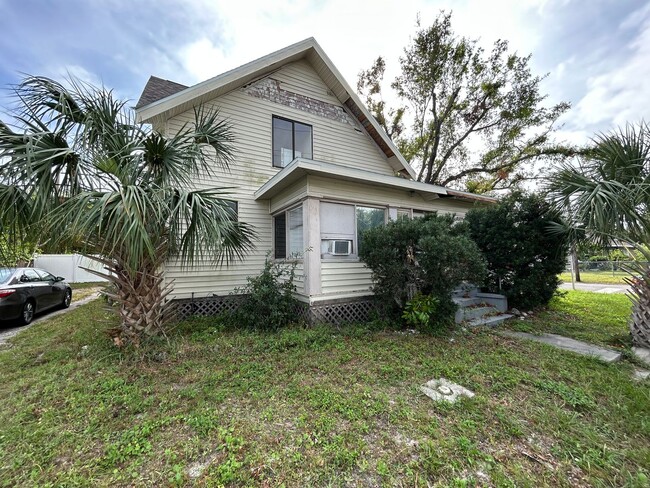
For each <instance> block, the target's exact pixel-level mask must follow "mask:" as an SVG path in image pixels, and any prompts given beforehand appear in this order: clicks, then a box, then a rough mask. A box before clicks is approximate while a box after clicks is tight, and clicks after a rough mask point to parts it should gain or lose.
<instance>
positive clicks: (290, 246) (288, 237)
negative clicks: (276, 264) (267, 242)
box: [273, 205, 304, 259]
mask: <svg viewBox="0 0 650 488" xmlns="http://www.w3.org/2000/svg"><path fill="white" fill-rule="evenodd" d="M273 232H274V238H273V240H274V253H273V255H274V256H275V258H276V259H286V258H297V257H299V256H301V255H302V252H303V251H304V244H303V220H302V205H300V206H299V207H295V208H292V209H291V210H287V211H286V212H282V213H279V214H277V215H275V216H274V217H273Z"/></svg>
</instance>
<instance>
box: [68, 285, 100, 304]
mask: <svg viewBox="0 0 650 488" xmlns="http://www.w3.org/2000/svg"><path fill="white" fill-rule="evenodd" d="M105 286H106V283H105V282H102V281H98V282H93V283H70V287H71V288H72V301H73V302H76V301H79V300H83V299H84V298H86V297H89V296H90V295H93V294H94V293H97V292H98V291H99V290H102V289H103V288H104V287H105Z"/></svg>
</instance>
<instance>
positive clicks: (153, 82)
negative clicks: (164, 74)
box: [135, 76, 187, 108]
mask: <svg viewBox="0 0 650 488" xmlns="http://www.w3.org/2000/svg"><path fill="white" fill-rule="evenodd" d="M186 88H187V86H185V85H181V84H180V83H176V82H175V81H170V80H163V79H162V78H158V77H157V76H150V77H149V81H147V84H146V85H145V87H144V90H142V95H140V100H138V103H136V105H135V108H140V107H144V106H145V105H149V104H151V103H153V102H157V101H158V100H162V99H163V98H167V97H169V96H171V95H173V94H175V93H178V92H180V91H183V90H185V89H186Z"/></svg>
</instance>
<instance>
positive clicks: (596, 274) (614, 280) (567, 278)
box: [560, 271, 630, 285]
mask: <svg viewBox="0 0 650 488" xmlns="http://www.w3.org/2000/svg"><path fill="white" fill-rule="evenodd" d="M627 276H630V275H629V274H628V273H624V272H623V271H614V272H612V271H581V272H580V279H581V280H582V283H603V284H606V285H625V284H626V283H625V282H624V281H623V278H625V277H627ZM560 279H561V280H562V281H564V282H565V283H571V273H570V272H567V273H562V274H560Z"/></svg>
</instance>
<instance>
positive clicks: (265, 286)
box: [224, 257, 300, 330]
mask: <svg viewBox="0 0 650 488" xmlns="http://www.w3.org/2000/svg"><path fill="white" fill-rule="evenodd" d="M295 268H296V266H295V264H285V263H276V262H273V261H272V260H270V259H269V258H268V257H267V259H266V261H265V263H264V269H263V270H262V272H261V273H260V274H259V275H258V276H255V277H248V283H247V285H246V286H245V287H243V288H237V289H235V292H234V293H235V294H242V295H243V296H244V297H243V299H242V302H241V304H240V306H239V307H238V308H237V309H236V310H234V311H233V312H230V313H228V314H226V315H225V316H224V322H225V324H226V325H229V326H231V327H236V328H246V329H259V330H277V329H280V328H282V327H286V326H287V325H290V324H292V323H294V322H296V320H297V318H298V315H297V312H298V307H299V306H300V304H299V302H298V300H296V299H295V298H294V296H293V293H294V292H295V291H296V285H295V284H294V283H293V281H294V277H295Z"/></svg>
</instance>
